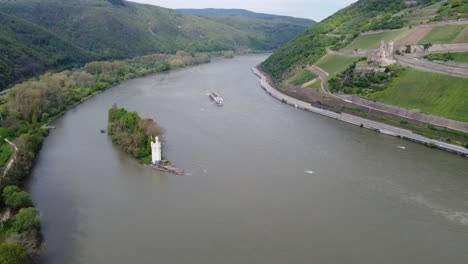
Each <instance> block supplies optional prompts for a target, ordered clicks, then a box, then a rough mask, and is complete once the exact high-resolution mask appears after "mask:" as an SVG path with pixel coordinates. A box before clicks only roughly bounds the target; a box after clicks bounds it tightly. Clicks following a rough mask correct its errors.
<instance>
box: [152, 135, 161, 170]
mask: <svg viewBox="0 0 468 264" xmlns="http://www.w3.org/2000/svg"><path fill="white" fill-rule="evenodd" d="M161 160H162V154H161V141H159V137H154V142H153V140H151V162H152V163H153V164H154V165H159V163H161Z"/></svg>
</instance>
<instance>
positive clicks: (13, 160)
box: [0, 137, 18, 180]
mask: <svg viewBox="0 0 468 264" xmlns="http://www.w3.org/2000/svg"><path fill="white" fill-rule="evenodd" d="M0 139H3V140H5V142H6V143H8V144H10V146H12V147H13V150H14V153H13V156H12V157H11V158H10V161H8V163H7V165H6V167H5V170H3V175H2V178H3V177H5V176H6V175H7V174H8V171H9V170H10V169H11V167H12V166H13V163H14V162H15V160H16V154H17V153H18V147H17V146H16V145H15V144H14V143H13V142H11V141H10V140H8V139H6V138H2V137H0ZM0 180H1V179H0Z"/></svg>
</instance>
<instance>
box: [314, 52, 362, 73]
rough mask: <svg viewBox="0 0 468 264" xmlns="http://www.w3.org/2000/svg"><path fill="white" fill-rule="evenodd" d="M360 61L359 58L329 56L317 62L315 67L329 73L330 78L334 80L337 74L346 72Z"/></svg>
mask: <svg viewBox="0 0 468 264" xmlns="http://www.w3.org/2000/svg"><path fill="white" fill-rule="evenodd" d="M358 60H359V59H358V58H353V57H345V56H338V55H330V54H327V55H325V56H323V57H322V58H321V59H320V60H319V61H317V62H316V63H315V64H314V65H315V66H317V67H320V68H322V69H323V70H324V71H326V72H328V73H329V74H330V76H329V78H333V77H335V76H336V75H337V74H339V73H341V72H343V71H344V70H346V69H347V68H348V67H349V66H350V65H351V64H353V63H354V62H356V61H358Z"/></svg>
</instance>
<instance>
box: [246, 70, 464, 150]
mask: <svg viewBox="0 0 468 264" xmlns="http://www.w3.org/2000/svg"><path fill="white" fill-rule="evenodd" d="M252 71H253V72H254V73H255V75H257V76H258V77H260V86H261V87H262V88H263V89H264V90H265V91H266V92H267V93H268V94H270V95H271V96H273V97H274V98H276V99H278V100H280V101H282V102H283V103H287V104H289V105H292V106H294V107H297V108H300V109H303V110H306V111H309V112H313V113H316V114H320V115H324V116H327V117H330V118H333V119H336V120H340V121H343V122H346V123H350V124H353V125H357V126H361V127H364V128H367V129H370V130H373V131H376V132H380V133H382V134H385V135H389V136H394V137H399V138H403V139H407V140H410V141H414V142H417V143H422V144H425V145H428V146H432V147H437V148H439V149H442V150H445V151H449V152H453V153H456V154H458V155H462V156H464V157H468V149H467V148H464V147H460V146H455V145H452V144H448V143H445V142H441V141H437V140H433V139H429V138H426V137H423V136H420V135H417V134H415V133H413V132H411V131H409V130H406V129H402V128H398V127H395V126H391V125H387V124H382V123H379V122H375V121H371V120H368V119H365V118H361V117H358V116H354V115H350V114H347V113H336V112H332V111H328V110H324V109H320V108H318V107H314V106H312V105H311V104H310V103H307V102H304V101H301V100H298V99H296V98H293V97H291V96H288V95H286V94H284V93H281V92H280V91H278V90H277V89H275V88H273V86H272V85H271V84H270V82H271V80H269V79H268V77H267V76H266V75H265V74H264V73H263V72H262V71H260V70H259V69H258V67H254V68H252Z"/></svg>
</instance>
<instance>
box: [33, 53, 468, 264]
mask: <svg viewBox="0 0 468 264" xmlns="http://www.w3.org/2000/svg"><path fill="white" fill-rule="evenodd" d="M265 58H266V56H265V55H252V56H243V57H237V58H235V59H232V60H225V59H216V60H214V61H213V62H212V63H210V64H206V65H201V66H196V67H191V68H186V69H182V70H179V71H174V72H171V73H167V74H158V75H153V76H149V77H146V78H141V79H136V80H132V81H129V82H126V83H123V84H121V85H119V86H117V87H115V88H113V89H110V90H108V91H106V92H104V93H102V94H100V95H98V96H96V97H94V98H92V99H90V100H88V101H87V102H85V103H83V104H82V105H80V106H78V107H76V108H75V109H73V110H71V111H69V112H68V113H67V114H66V115H65V116H64V117H63V118H61V119H59V120H58V121H57V122H56V123H55V126H56V127H57V129H56V130H53V131H51V134H50V135H49V137H48V138H47V139H46V141H45V143H44V147H43V149H42V151H41V153H40V155H39V157H38V160H37V164H36V166H35V169H34V172H33V175H32V178H31V181H30V184H29V188H30V189H31V191H32V194H33V197H34V201H35V203H36V204H37V207H38V208H39V209H40V210H41V213H42V216H41V217H42V222H43V233H44V239H45V244H46V250H45V256H44V257H43V259H42V263H46V264H64V263H67V264H75V263H83V264H100V263H102V264H104V263H106V264H107V263H112V264H121V263H122V264H124V263H125V264H128V263H143V264H147V263H162V264H220V263H223V264H231V263H232V264H239V263H265V264H284V263H304V264H305V263H308V264H309V263H317V264H328V263H330V264H339V263H347V264H349V263H359V264H376V263H379V264H382V263H389V264H390V263H391V264H394V263H411V264H417V263H421V264H422V263H424V264H428V263H434V264H440V263H450V264H458V263H460V264H466V263H468V160H467V159H464V158H461V157H458V156H456V155H453V154H449V153H446V152H443V151H440V150H434V149H429V148H427V147H425V146H422V145H418V144H415V143H411V142H408V141H403V140H400V139H397V138H393V137H388V136H385V135H381V134H378V133H375V132H372V131H369V130H366V129H361V128H359V127H356V126H353V125H349V124H346V123H342V122H339V121H336V120H333V119H329V118H326V117H322V116H319V115H316V114H312V113H308V112H305V111H302V110H298V109H295V108H293V107H291V106H288V105H285V104H282V103H281V102H279V101H276V100H274V99H273V98H272V97H270V96H269V95H268V94H266V93H265V92H264V91H263V90H262V89H261V88H260V87H259V79H258V78H257V77H256V76H254V75H253V74H252V72H251V67H252V66H254V65H257V64H258V63H260V62H261V61H263V60H264V59H265ZM209 90H214V91H217V92H219V93H220V94H221V95H222V96H223V97H224V99H225V106H224V107H217V106H215V105H214V104H213V103H212V102H211V101H210V100H209V98H208V96H207V92H208V91H209ZM113 103H117V104H118V105H119V106H121V107H125V108H127V109H129V110H132V111H138V112H139V113H140V114H141V115H142V116H144V117H151V118H154V119H155V120H157V121H158V122H159V123H160V124H161V125H162V126H163V127H165V128H166V130H167V133H166V137H165V145H164V155H165V156H166V157H167V158H168V159H170V160H171V161H172V162H173V163H174V164H176V165H177V166H178V167H180V168H183V169H184V170H185V171H186V172H187V175H186V176H175V175H171V174H167V173H162V172H158V171H155V170H152V169H151V168H149V167H145V166H142V165H140V164H138V162H136V161H135V160H133V159H132V158H130V157H128V156H127V155H125V154H124V153H122V152H121V151H120V150H119V148H118V147H117V146H115V145H113V144H112V142H111V140H110V138H109V137H108V136H107V135H105V134H101V133H100V132H99V130H100V129H103V128H105V127H106V125H107V110H108V109H109V108H110V107H111V105H112V104H113ZM403 146H404V147H406V149H403V148H402V147H403Z"/></svg>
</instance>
